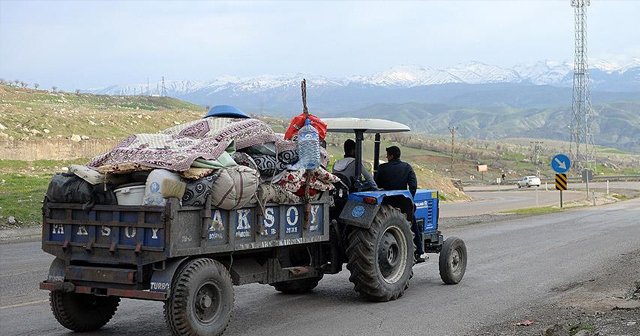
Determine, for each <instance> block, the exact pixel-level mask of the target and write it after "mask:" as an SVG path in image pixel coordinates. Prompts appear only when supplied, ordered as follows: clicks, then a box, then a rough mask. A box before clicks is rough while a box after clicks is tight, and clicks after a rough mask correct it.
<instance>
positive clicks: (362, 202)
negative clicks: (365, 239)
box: [338, 190, 415, 229]
mask: <svg viewBox="0 0 640 336" xmlns="http://www.w3.org/2000/svg"><path fill="white" fill-rule="evenodd" d="M382 205H391V206H392V207H395V208H398V209H400V211H401V212H402V213H404V214H405V215H406V216H407V220H408V221H411V220H412V219H413V214H414V212H415V206H414V204H413V197H411V193H409V191H408V190H398V191H388V190H382V191H365V192H356V193H351V194H349V198H348V199H347V203H346V204H345V206H344V208H343V209H342V212H341V213H340V216H339V217H338V219H339V220H340V222H342V223H344V224H347V225H350V226H356V227H359V228H363V229H368V228H369V227H371V223H372V222H373V219H374V218H375V217H376V214H377V213H378V210H380V206H382Z"/></svg>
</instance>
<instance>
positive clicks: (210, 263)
mask: <svg viewBox="0 0 640 336" xmlns="http://www.w3.org/2000/svg"><path fill="white" fill-rule="evenodd" d="M233 302H234V293H233V282H232V281H231V275H229V271H227V269H226V268H225V267H224V265H222V264H221V263H219V262H218V261H215V260H213V259H209V258H200V259H195V260H192V261H190V262H188V263H187V264H186V265H185V266H184V267H182V268H181V269H180V270H179V271H178V272H177V273H176V275H175V276H174V278H173V282H172V285H171V296H170V297H169V299H168V300H167V301H166V302H165V304H164V315H165V319H166V321H167V325H168V326H169V328H170V329H171V332H172V333H173V335H222V333H223V332H224V330H225V329H226V328H227V325H228V324H229V321H230V320H231V314H232V312H233Z"/></svg>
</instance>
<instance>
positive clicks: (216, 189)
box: [211, 166, 260, 210]
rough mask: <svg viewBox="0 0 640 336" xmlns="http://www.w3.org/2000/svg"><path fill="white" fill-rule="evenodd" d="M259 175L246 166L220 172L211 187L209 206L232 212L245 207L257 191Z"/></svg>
mask: <svg viewBox="0 0 640 336" xmlns="http://www.w3.org/2000/svg"><path fill="white" fill-rule="evenodd" d="M258 184H260V173H258V171H256V170H255V169H251V168H249V167H246V166H235V167H231V168H226V169H223V170H221V172H220V175H219V176H218V178H217V179H216V181H215V182H214V185H213V193H212V195H211V205H212V206H214V207H216V208H221V209H226V210H232V209H237V208H241V207H243V206H245V205H246V204H247V203H249V201H250V200H251V198H252V197H253V195H254V194H255V193H256V191H257V190H258Z"/></svg>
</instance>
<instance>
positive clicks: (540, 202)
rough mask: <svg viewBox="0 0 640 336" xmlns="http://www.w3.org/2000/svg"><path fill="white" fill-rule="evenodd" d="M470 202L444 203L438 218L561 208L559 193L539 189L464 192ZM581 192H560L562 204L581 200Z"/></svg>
mask: <svg viewBox="0 0 640 336" xmlns="http://www.w3.org/2000/svg"><path fill="white" fill-rule="evenodd" d="M465 193H466V194H467V195H468V196H470V197H471V198H472V199H473V202H458V203H444V204H441V205H440V217H441V218H446V217H463V216H477V215H482V214H487V213H496V212H504V211H509V210H513V209H524V208H535V207H541V206H548V205H559V204H560V192H559V191H557V190H545V189H544V187H541V188H524V189H518V188H515V189H514V188H512V187H510V188H509V189H507V188H506V187H503V189H500V187H489V188H486V187H485V188H482V189H475V190H474V189H471V190H466V189H465ZM585 197H586V195H585V193H584V192H578V191H563V195H562V199H563V203H565V204H566V202H570V201H576V200H581V199H584V198H585Z"/></svg>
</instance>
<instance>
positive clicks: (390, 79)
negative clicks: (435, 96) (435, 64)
mask: <svg viewBox="0 0 640 336" xmlns="http://www.w3.org/2000/svg"><path fill="white" fill-rule="evenodd" d="M463 82H464V80H462V79H460V78H458V77H456V76H455V75H453V74H451V73H450V72H448V71H446V70H438V69H433V68H430V67H423V66H417V65H399V66H395V67H393V68H391V69H389V70H386V71H383V72H380V73H377V74H375V75H373V76H371V77H369V78H365V79H364V81H363V83H365V84H370V85H378V86H401V87H414V86H422V85H437V84H447V83H463Z"/></svg>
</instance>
